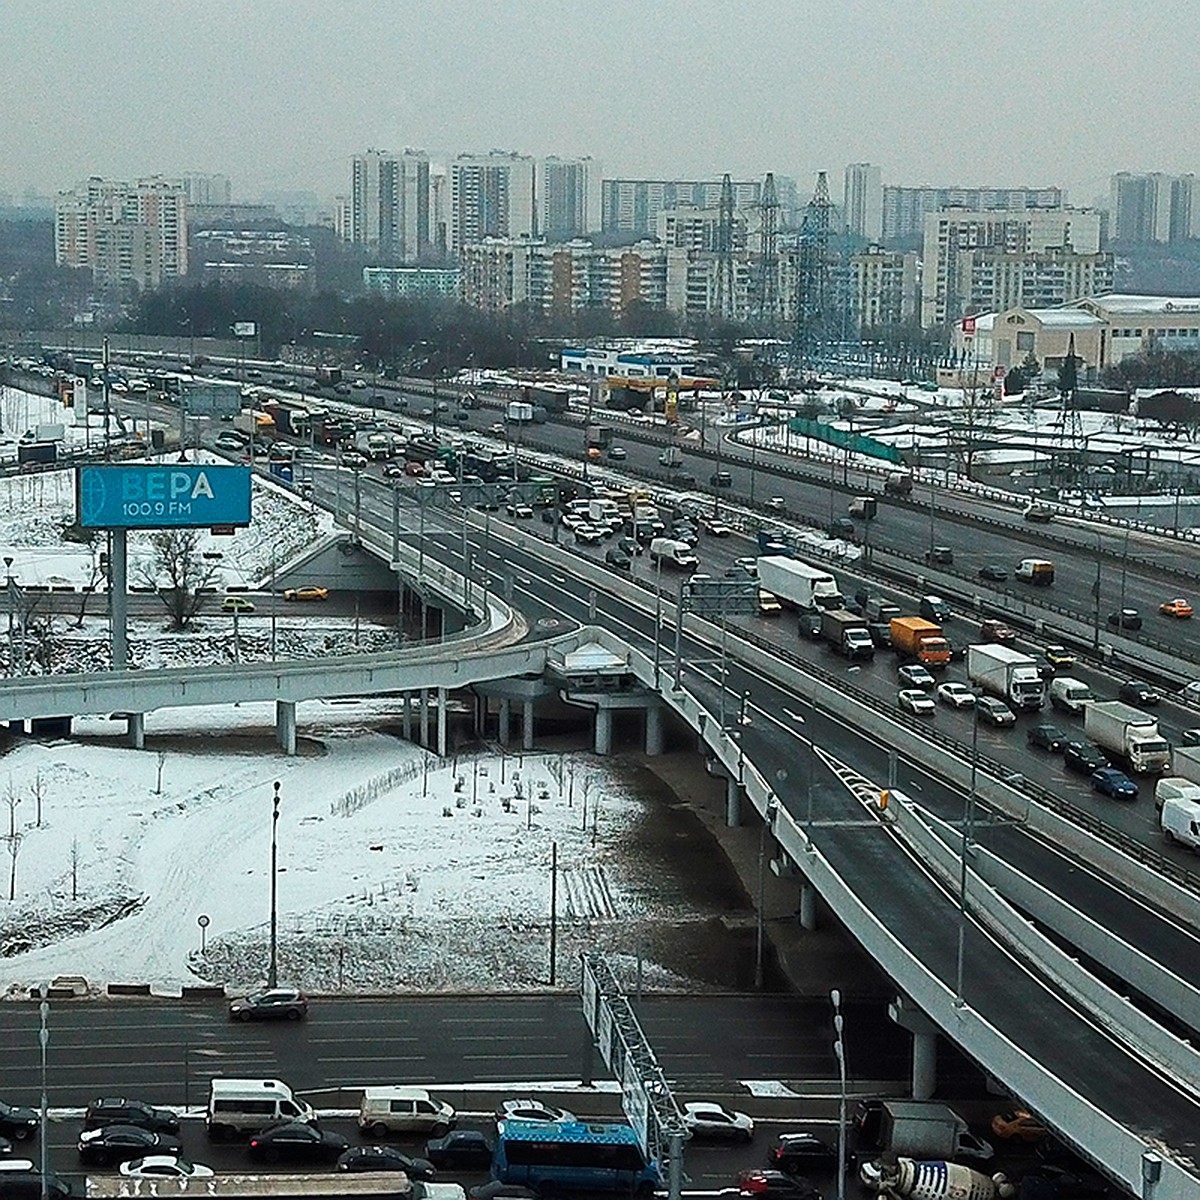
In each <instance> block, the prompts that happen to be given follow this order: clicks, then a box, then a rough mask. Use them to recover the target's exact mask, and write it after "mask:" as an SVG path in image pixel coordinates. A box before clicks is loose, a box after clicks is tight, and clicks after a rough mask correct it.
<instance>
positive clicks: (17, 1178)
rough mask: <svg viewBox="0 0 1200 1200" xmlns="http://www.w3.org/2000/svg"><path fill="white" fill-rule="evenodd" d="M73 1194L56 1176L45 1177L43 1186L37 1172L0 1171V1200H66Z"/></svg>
mask: <svg viewBox="0 0 1200 1200" xmlns="http://www.w3.org/2000/svg"><path fill="white" fill-rule="evenodd" d="M74 1194H75V1193H74V1192H73V1191H72V1189H71V1185H70V1184H68V1183H65V1182H64V1181H63V1180H61V1179H59V1178H58V1176H57V1175H47V1176H46V1181H45V1186H43V1184H42V1176H41V1173H40V1172H38V1171H0V1200H42V1197H43V1196H47V1197H50V1200H68V1198H69V1197H70V1196H73V1195H74Z"/></svg>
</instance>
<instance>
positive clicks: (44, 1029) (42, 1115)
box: [38, 983, 50, 1200]
mask: <svg viewBox="0 0 1200 1200" xmlns="http://www.w3.org/2000/svg"><path fill="white" fill-rule="evenodd" d="M49 991H50V989H49V988H48V987H47V986H46V984H44V983H43V984H41V985H40V986H39V987H38V996H39V997H40V998H41V1003H40V1004H39V1005H38V1017H39V1019H40V1021H41V1026H40V1028H39V1029H38V1045H39V1047H40V1048H41V1063H42V1104H41V1109H40V1110H39V1113H38V1117H39V1122H40V1129H39V1133H38V1136H39V1138H40V1139H41V1145H40V1147H39V1157H40V1159H41V1173H42V1200H47V1198H48V1196H49V1184H48V1183H47V1179H48V1178H49V1177H48V1175H47V1171H48V1170H49V1168H48V1166H47V1163H46V1155H47V1152H48V1147H47V1145H46V1143H47V1142H48V1141H49V1138H48V1137H47V1136H46V1134H47V1128H46V1127H47V1124H48V1122H49V1111H50V1105H49V1103H48V1102H47V1098H46V1047H47V1045H48V1044H49V1042H50V1029H49V1027H48V1025H47V1022H48V1021H49V1019H50V1001H49V1000H48V999H47V996H48V995H49Z"/></svg>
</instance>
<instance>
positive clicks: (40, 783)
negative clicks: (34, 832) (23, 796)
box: [29, 771, 46, 829]
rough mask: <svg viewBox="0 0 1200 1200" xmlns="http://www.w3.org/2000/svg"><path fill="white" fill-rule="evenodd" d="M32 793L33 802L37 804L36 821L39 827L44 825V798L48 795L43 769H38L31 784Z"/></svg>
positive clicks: (30, 790)
mask: <svg viewBox="0 0 1200 1200" xmlns="http://www.w3.org/2000/svg"><path fill="white" fill-rule="evenodd" d="M29 792H30V795H32V796H33V802H34V804H35V805H36V806H37V820H36V822H35V824H36V826H37V828H38V829H41V827H42V798H43V797H44V796H45V795H46V781H45V780H44V779H43V778H42V773H41V771H38V772H37V773H36V774H35V775H34V777H33V782H32V783H31V784H30V785H29Z"/></svg>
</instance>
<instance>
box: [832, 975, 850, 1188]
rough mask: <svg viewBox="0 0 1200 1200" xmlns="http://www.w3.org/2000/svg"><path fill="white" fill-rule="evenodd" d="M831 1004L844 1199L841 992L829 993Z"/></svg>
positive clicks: (843, 1088)
mask: <svg viewBox="0 0 1200 1200" xmlns="http://www.w3.org/2000/svg"><path fill="white" fill-rule="evenodd" d="M829 999H830V1001H831V1002H832V1004H833V1053H834V1057H835V1058H836V1059H837V1064H838V1188H837V1194H838V1200H846V1047H845V1045H844V1043H843V1041H842V1030H843V1022H842V994H841V992H839V991H838V990H837V988H834V989H833V991H832V992H830V993H829Z"/></svg>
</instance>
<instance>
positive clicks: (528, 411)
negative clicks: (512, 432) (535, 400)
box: [504, 400, 533, 425]
mask: <svg viewBox="0 0 1200 1200" xmlns="http://www.w3.org/2000/svg"><path fill="white" fill-rule="evenodd" d="M504 416H505V418H506V420H508V421H509V422H511V423H512V424H513V425H528V424H530V423H531V422H532V421H533V405H532V404H528V403H526V402H525V401H524V400H510V401H509V402H508V406H507V407H506V408H505V410H504Z"/></svg>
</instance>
